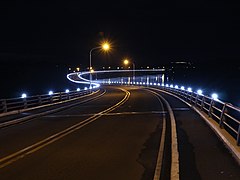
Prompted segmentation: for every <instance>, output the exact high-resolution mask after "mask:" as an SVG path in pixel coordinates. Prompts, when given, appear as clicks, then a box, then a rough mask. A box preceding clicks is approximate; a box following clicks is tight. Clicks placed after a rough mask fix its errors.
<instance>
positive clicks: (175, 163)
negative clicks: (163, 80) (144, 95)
mask: <svg viewBox="0 0 240 180" xmlns="http://www.w3.org/2000/svg"><path fill="white" fill-rule="evenodd" d="M149 89H153V90H158V89H155V88H149ZM159 97H160V98H161V99H162V100H163V101H164V103H165V104H166V106H167V109H168V112H169V115H170V120H171V132H172V135H171V141H172V143H171V148H172V157H171V176H170V179H171V180H179V152H178V143H177V129H176V120H175V117H174V114H173V111H172V108H171V106H170V104H169V103H168V102H167V100H166V99H165V98H163V97H162V96H161V95H160V94H159Z"/></svg>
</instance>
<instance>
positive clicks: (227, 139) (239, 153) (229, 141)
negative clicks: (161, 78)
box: [158, 89, 240, 164]
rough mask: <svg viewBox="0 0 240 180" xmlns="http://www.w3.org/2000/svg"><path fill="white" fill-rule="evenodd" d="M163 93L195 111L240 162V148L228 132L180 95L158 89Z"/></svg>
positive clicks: (239, 162)
mask: <svg viewBox="0 0 240 180" xmlns="http://www.w3.org/2000/svg"><path fill="white" fill-rule="evenodd" d="M158 91H161V92H163V93H166V94H169V95H171V96H173V97H175V98H177V99H179V100H181V101H182V102H184V103H185V104H187V105H188V106H189V107H190V108H192V109H193V110H194V111H195V112H197V113H198V114H199V115H200V116H201V117H202V118H203V120H204V121H205V122H206V123H207V124H208V125H209V127H210V128H211V129H212V130H213V132H214V133H215V134H216V135H217V136H218V137H219V138H220V140H222V142H223V143H224V144H225V145H226V147H227V149H228V150H229V151H230V152H231V153H232V155H233V157H234V158H235V159H236V161H237V162H238V164H240V150H239V147H238V146H237V145H236V144H235V142H236V141H235V139H233V138H232V136H229V134H227V133H225V131H224V130H223V129H219V128H218V126H216V125H215V124H214V121H211V118H208V117H207V116H206V115H204V113H202V112H201V111H200V110H198V109H197V108H196V107H194V106H193V105H191V104H190V103H188V102H187V101H185V100H183V99H181V98H180V97H178V96H176V95H175V94H172V93H170V92H167V91H164V90H160V89H159V90H158Z"/></svg>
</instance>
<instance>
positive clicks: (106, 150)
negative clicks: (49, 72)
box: [0, 87, 163, 180]
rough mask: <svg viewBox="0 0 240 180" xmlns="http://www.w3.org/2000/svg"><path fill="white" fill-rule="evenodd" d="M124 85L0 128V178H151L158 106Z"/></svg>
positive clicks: (158, 127) (160, 111) (159, 124)
mask: <svg viewBox="0 0 240 180" xmlns="http://www.w3.org/2000/svg"><path fill="white" fill-rule="evenodd" d="M125 89H126V90H127V91H128V92H130V93H128V92H127V91H126V90H125V91H123V90H121V89H119V88H111V87H110V88H107V89H106V90H107V91H106V93H105V94H104V95H103V96H101V97H100V98H98V99H96V100H93V101H89V102H86V103H83V104H79V105H78V106H74V107H72V108H69V109H66V110H64V111H60V112H58V113H54V114H49V115H46V116H43V117H39V118H35V119H32V120H30V121H27V122H25V123H21V124H16V125H13V126H9V127H6V128H2V129H0V142H1V143H0V179H8V180H10V179H18V180H21V179H23V180H28V179H31V180H33V179H44V180H45V179H88V180H91V179H98V180H99V179H104V180H106V179H111V180H112V179H114V180H117V179H119V180H123V179H124V180H127V179H129V180H134V179H152V178H153V175H154V171H155V167H156V161H157V154H158V149H159V141H160V138H161V131H162V114H163V109H162V108H161V105H160V102H159V100H158V98H156V96H154V95H153V94H151V93H149V92H147V91H145V90H144V89H139V88H135V87H125Z"/></svg>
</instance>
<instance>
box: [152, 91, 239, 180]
mask: <svg viewBox="0 0 240 180" xmlns="http://www.w3.org/2000/svg"><path fill="white" fill-rule="evenodd" d="M156 92H159V91H156ZM160 94H161V95H162V96H163V97H164V98H165V99H166V100H167V101H168V102H169V104H170V105H171V108H172V109H173V112H174V116H175V120H176V128H177V140H178V150H179V172H180V179H183V180H193V179H194V180H201V179H203V180H213V179H215V180H216V179H217V180H230V179H231V180H239V179H240V166H239V165H238V163H237V162H236V160H235V159H234V158H233V157H232V155H231V153H230V152H229V151H228V150H227V148H226V147H225V145H224V144H223V142H222V141H220V140H219V138H218V137H217V135H216V134H215V133H214V132H213V131H212V130H211V128H210V127H209V126H208V125H207V124H206V122H205V121H204V120H203V119H202V118H201V117H200V116H199V115H198V114H197V113H196V112H195V111H194V110H192V109H191V108H189V106H187V105H186V104H185V103H183V102H181V101H180V100H178V99H177V98H175V97H172V96H170V95H168V94H165V93H162V92H160Z"/></svg>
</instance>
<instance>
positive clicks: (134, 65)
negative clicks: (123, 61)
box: [132, 62, 135, 82]
mask: <svg viewBox="0 0 240 180" xmlns="http://www.w3.org/2000/svg"><path fill="white" fill-rule="evenodd" d="M132 65H133V82H135V64H134V63H133V62H132Z"/></svg>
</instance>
